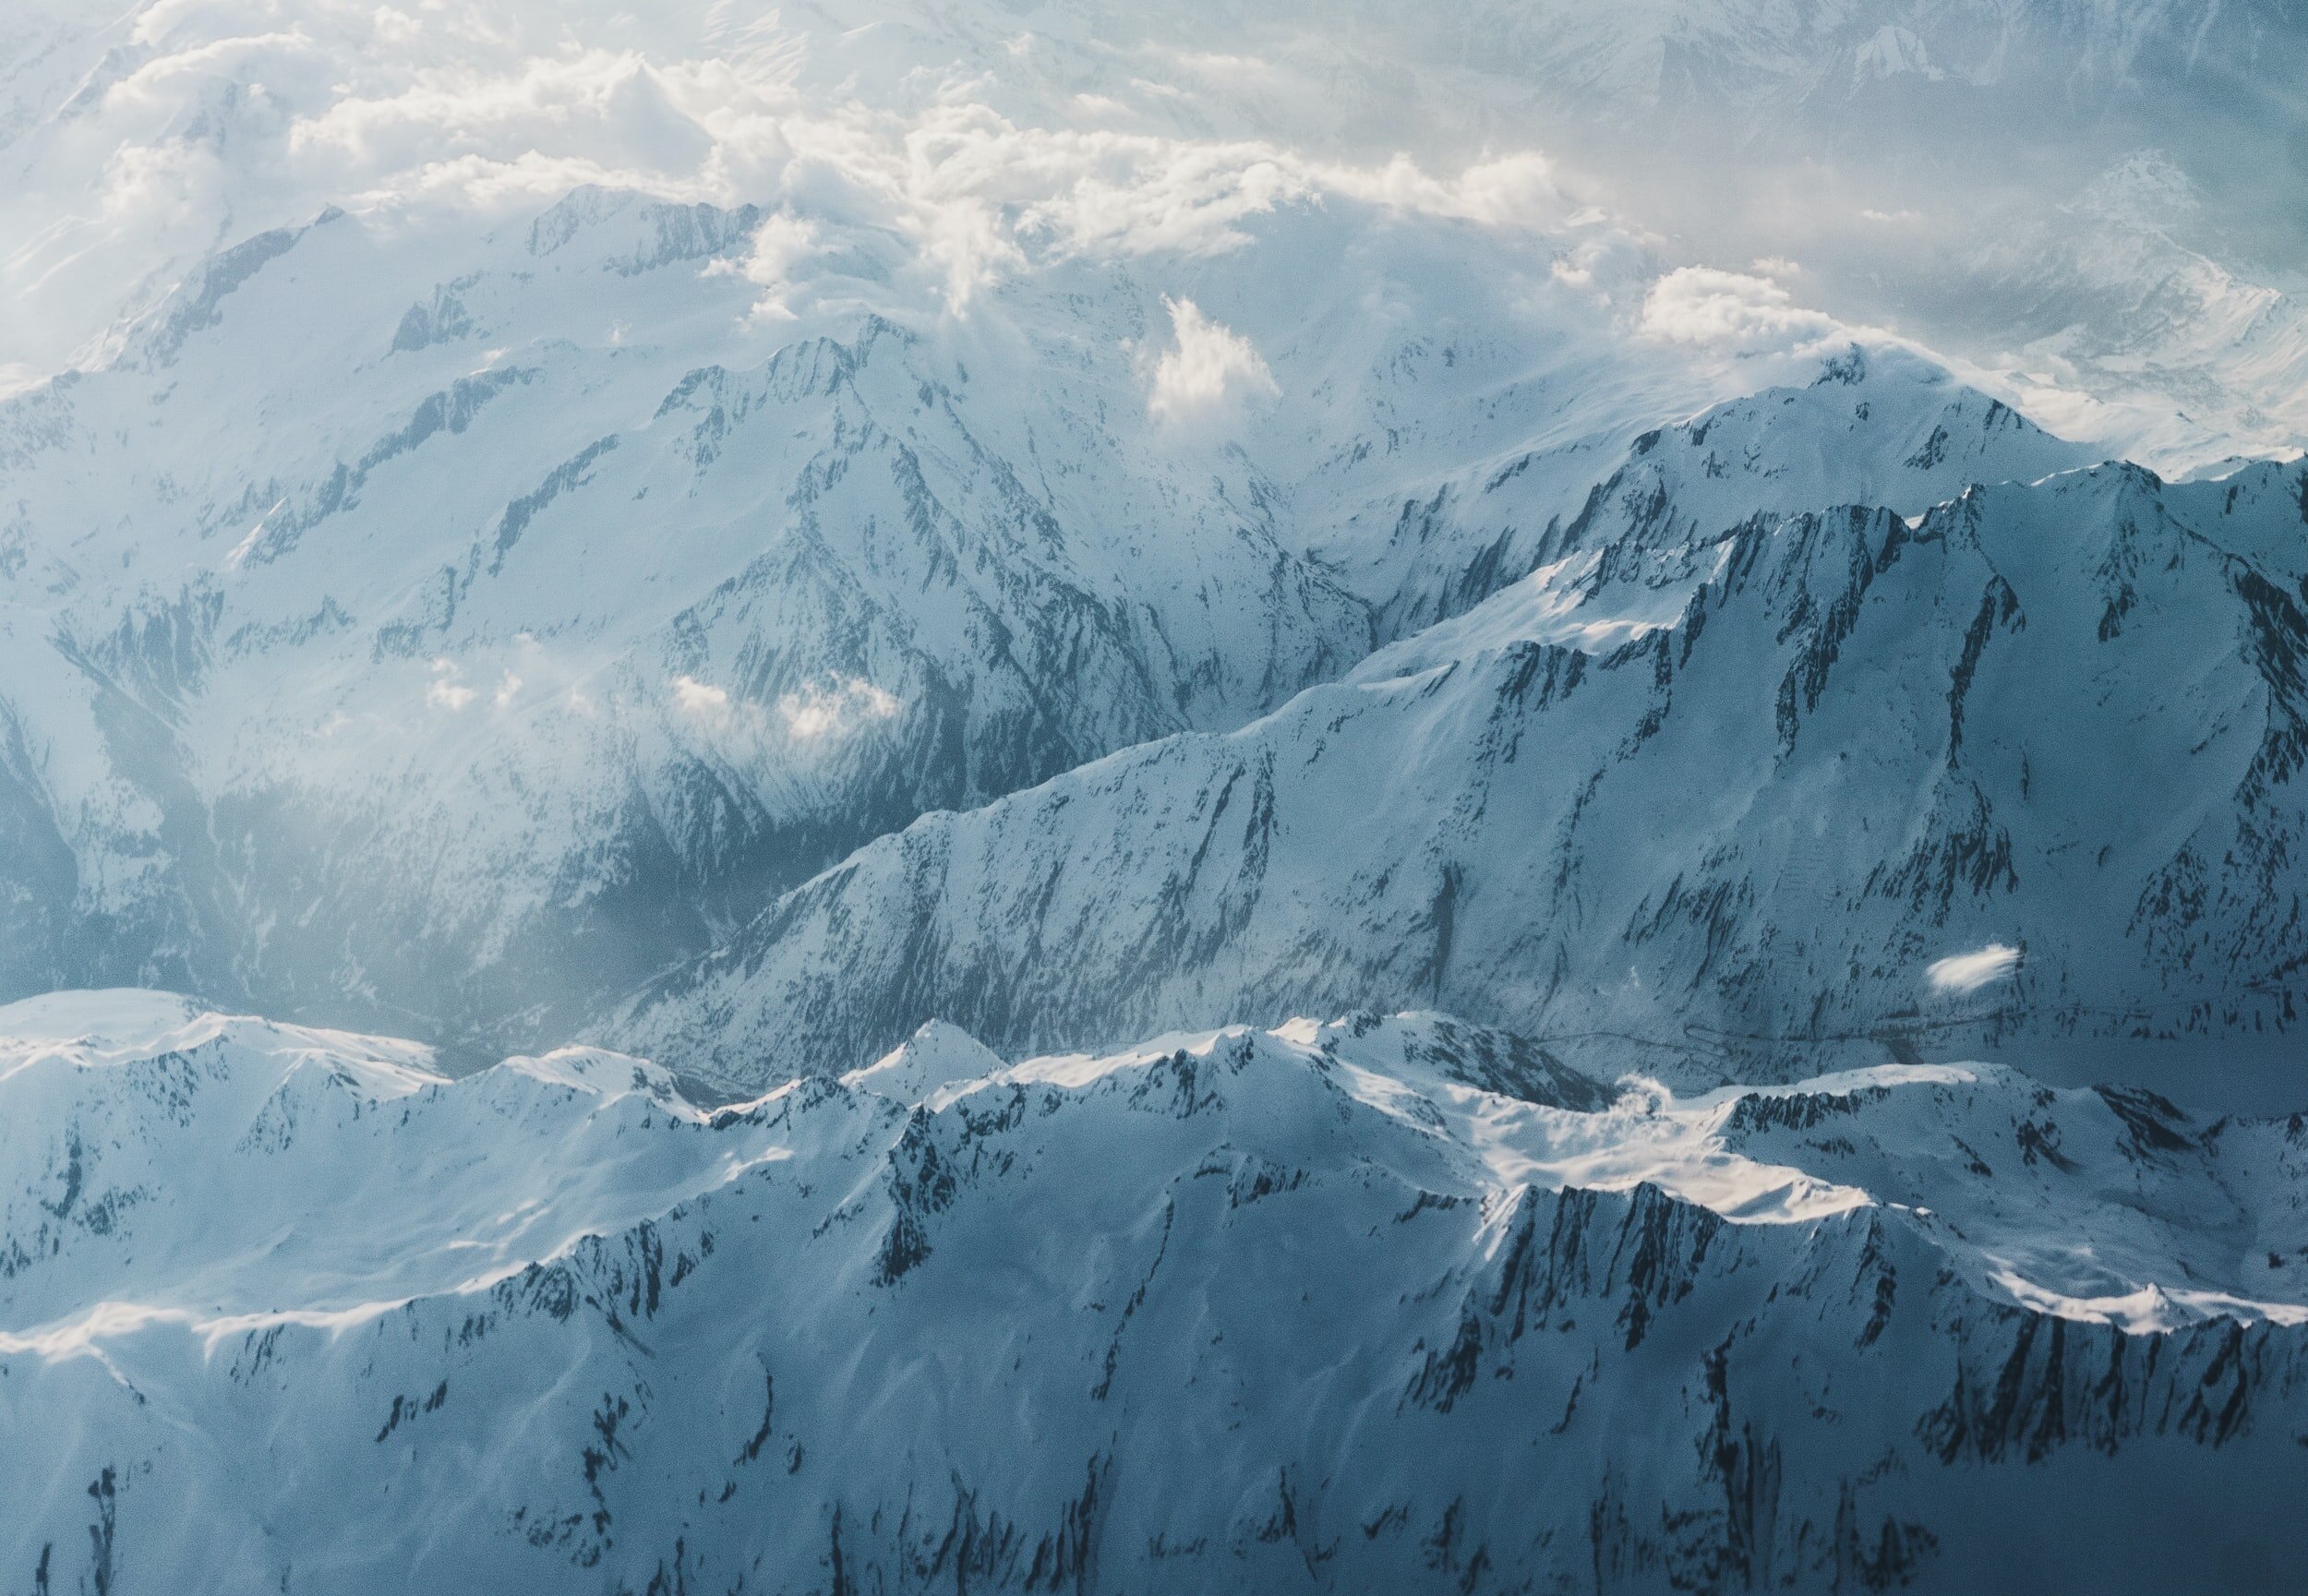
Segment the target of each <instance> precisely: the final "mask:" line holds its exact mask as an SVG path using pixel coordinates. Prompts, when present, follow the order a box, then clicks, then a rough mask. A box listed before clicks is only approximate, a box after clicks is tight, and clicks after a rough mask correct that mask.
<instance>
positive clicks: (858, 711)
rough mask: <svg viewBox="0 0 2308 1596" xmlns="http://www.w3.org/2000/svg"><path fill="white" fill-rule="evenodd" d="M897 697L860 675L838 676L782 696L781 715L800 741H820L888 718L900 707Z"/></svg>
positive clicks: (779, 716) (778, 709)
mask: <svg viewBox="0 0 2308 1596" xmlns="http://www.w3.org/2000/svg"><path fill="white" fill-rule="evenodd" d="M899 707H900V706H899V704H898V702H897V699H896V696H895V695H894V694H891V693H888V692H885V691H884V690H882V689H880V688H878V687H875V686H874V685H873V684H872V682H870V681H866V680H864V679H863V678H859V677H835V678H834V679H833V681H832V683H831V684H830V685H828V686H823V687H821V686H818V685H817V684H815V683H812V684H811V685H810V686H808V687H805V688H803V689H802V690H800V691H799V692H789V693H785V694H783V695H781V696H780V697H779V698H778V700H777V718H778V719H779V720H781V721H783V722H784V723H785V727H786V733H787V736H789V737H791V738H794V739H795V740H796V741H799V742H816V741H819V740H821V739H823V738H829V737H833V736H835V735H838V734H840V733H843V732H847V731H849V730H851V729H853V728H854V727H856V726H860V725H864V724H867V723H870V722H872V721H883V720H888V719H890V718H892V717H893V716H895V715H896V714H897V712H898V709H899Z"/></svg>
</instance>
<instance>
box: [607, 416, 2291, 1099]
mask: <svg viewBox="0 0 2308 1596" xmlns="http://www.w3.org/2000/svg"><path fill="white" fill-rule="evenodd" d="M1701 425H1703V424H1701ZM1699 429H1700V428H1699V426H1694V427H1693V428H1692V432H1693V433H1696V432H1697V431H1698V430H1699ZM1652 447H1653V450H1654V451H1656V450H1660V449H1666V450H1667V452H1668V457H1669V458H1673V457H1674V456H1675V455H1676V454H1677V452H1681V451H1688V449H1689V446H1688V445H1684V446H1680V447H1679V449H1678V448H1675V447H1669V446H1665V445H1653V446H1652ZM2303 503H2308V490H2304V489H2303V484H2302V468H2300V467H2298V466H2293V467H2289V468H2278V467H2276V466H2260V467H2254V468H2252V469H2251V470H2249V471H2247V472H2245V473H2243V474H2240V475H2238V476H2235V477H2233V478H2230V479H2229V480H2227V481H2223V482H2213V483H2202V484H2193V485H2165V484H2161V483H2159V482H2158V481H2157V480H2156V479H2155V478H2154V477H2153V476H2151V475H2149V474H2146V473H2144V472H2141V471H2139V470H2138V469H2137V468H2135V467H2125V466H2110V467H2104V468H2096V469H2093V470H2090V471H2086V472H2076V473H2069V474H2062V475H2058V476H2054V477H2051V478H2049V479H2047V480H2045V481H2043V482H2041V483H2038V484H2036V485H2033V486H2027V485H2020V484H2008V485H2005V486H2000V487H1989V488H1983V489H1977V490H1973V491H1969V492H1967V493H1965V495H1964V496H1963V497H1961V498H1958V499H1955V500H1953V501H1951V502H1949V503H1946V504H1943V505H1941V506H1939V507H1937V508H1935V509H1932V510H1929V511H1927V512H1924V513H1922V514H1920V515H1917V516H1913V517H1902V516H1900V515H1898V514H1895V513H1892V512H1890V511H1885V510H1869V509H1863V508H1849V509H1843V510H1831V511H1827V512H1824V513H1806V514H1801V515H1797V516H1791V517H1786V518H1784V519H1774V518H1769V517H1765V518H1759V519H1757V520H1755V521H1752V522H1748V523H1746V524H1744V525H1742V526H1740V527H1738V528H1736V529H1729V530H1725V531H1724V532H1721V533H1718V534H1713V535H1711V536H1709V537H1705V538H1701V539H1699V540H1697V541H1694V542H1691V543H1689V544H1687V545H1680V546H1678V545H1676V544H1675V543H1673V542H1672V540H1670V541H1669V542H1668V543H1667V545H1666V546H1664V547H1662V546H1658V545H1656V544H1654V543H1653V542H1652V541H1651V539H1650V538H1649V536H1648V534H1647V531H1646V528H1645V527H1644V526H1643V525H1642V524H1640V523H1638V524H1636V525H1635V526H1633V527H1632V528H1631V529H1630V530H1629V531H1627V532H1626V533H1624V534H1622V535H1621V536H1620V537H1619V538H1618V540H1617V541H1616V542H1613V543H1610V544H1607V545H1605V546H1603V547H1601V548H1598V549H1593V550H1590V551H1587V552H1586V553H1585V554H1584V555H1581V556H1574V557H1569V558H1564V559H1562V560H1560V561H1558V562H1557V563H1555V564H1552V565H1549V566H1547V567H1545V568H1542V569H1541V570H1539V571H1537V572H1535V573H1533V575H1532V576H1531V577H1530V578H1528V579H1526V580H1525V581H1524V582H1521V583H1519V584H1517V585H1516V586H1514V587H1511V588H1509V589H1506V590H1504V591H1502V592H1501V593H1500V594H1497V596H1495V597H1494V598H1493V599H1491V600H1489V601H1488V602H1486V604H1485V605H1484V606H1481V607H1479V608H1477V609H1475V610H1473V611H1472V612H1470V613H1469V614H1467V615H1466V616H1464V617H1461V618H1459V619H1457V620H1455V621H1452V622H1449V623H1446V624H1445V625H1442V626H1439V627H1437V628H1436V629H1434V630H1432V631H1431V632H1429V633H1427V634H1423V635H1421V636H1418V637H1414V638H1412V639H1409V640H1406V641H1405V642H1401V643H1399V644H1396V645H1393V646H1392V647H1390V648H1388V649H1386V650H1382V651H1381V652H1379V653H1378V654H1376V655H1374V656H1373V658H1372V659H1371V660H1369V661H1368V662H1366V663H1365V665H1364V666H1362V667H1361V668H1359V669H1358V670H1357V671H1356V673H1355V674H1354V676H1353V677H1352V678H1350V679H1348V680H1346V681H1344V682H1340V683H1338V684H1333V685H1329V686H1325V687H1321V688H1316V689H1313V690H1309V691H1308V692H1307V693H1305V694H1304V695H1302V696H1301V697H1300V698H1299V699H1298V700H1296V701H1294V702H1292V703H1291V704H1290V705H1289V706H1287V707H1286V708H1285V709H1283V710H1282V711H1280V712H1279V713H1278V714H1275V715H1273V716H1271V717H1268V719H1266V720H1264V721H1261V722H1258V723H1256V724H1254V725H1253V726H1248V727H1245V728H1244V729H1243V730H1242V731H1240V732H1237V733H1233V734H1230V735H1226V736H1208V737H1185V738H1172V739H1170V740H1167V741H1164V742H1161V743H1158V744H1154V745H1152V746H1150V747H1148V748H1146V749H1143V750H1132V751H1130V752H1128V753H1125V754H1123V755H1119V756H1116V757H1114V758H1111V759H1108V760H1106V761H1103V762H1100V763H1097V764H1094V765H1091V766H1088V767H1086V768H1085V769H1083V770H1081V771H1079V772H1076V773H1074V774H1070V775H1068V776H1066V777H1064V778H1061V779H1060V780H1058V781H1055V782H1052V783H1050V784H1047V785H1045V786H1041V787H1040V788H1037V789H1035V790H1033V791H1031V792H1028V793H1025V794H1021V795H1018V796H1017V797H1016V798H1011V799H1008V800H1005V801H1004V802H1003V803H1000V804H997V805H994V806H992V807H990V808H988V809H986V810H980V811H976V812H974V813H970V814H966V815H959V816H949V815H939V816H932V817H929V818H927V819H925V820H924V821H922V822H919V823H917V824H916V825H915V826H913V827H911V828H909V829H908V831H907V832H905V833H904V834H901V835H898V836H896V837H892V838H888V839H884V840H883V841H881V842H878V843H876V844H874V845H873V846H871V847H869V848H866V849H864V850H861V851H860V852H859V854H858V855H857V856H856V857H855V858H852V859H850V860H849V861H847V862H846V863H845V864H844V865H842V866H841V867H839V868H838V869H836V870H832V871H829V872H828V873H826V874H825V875H823V876H822V877H820V878H818V879H817V880H815V881H813V882H810V883H809V884H808V885H806V886H804V887H802V888H800V889H798V890H797V891H795V892H793V893H791V894H787V896H786V897H784V898H783V899H781V900H780V901H779V902H778V903H777V904H776V905H775V906H773V907H772V908H770V909H769V910H768V911H766V912H765V913H764V915H763V917H762V918H761V919H760V920H759V921H758V922H756V923H755V924H754V925H753V926H752V927H751V928H749V930H747V931H746V932H745V933H744V934H743V935H742V936H741V937H740V938H739V939H737V940H736V941H734V942H732V943H731V944H730V946H729V947H728V948H727V949H726V950H723V951H721V952H718V953H716V954H714V955H712V956H710V957H709V958H707V959H705V960H703V961H700V962H699V963H698V964H696V965H695V966H691V967H690V968H689V969H687V970H685V971H682V972H679V973H677V974H674V975H672V976H669V977H667V978H666V979H664V980H662V981H660V982H659V983H656V984H655V986H654V987H653V988H652V989H651V990H648V991H647V992H646V993H644V994H643V996H642V998H641V999H640V1000H639V1001H638V1002H637V1003H636V1004H635V1005H634V1006H633V1007H632V1009H631V1011H629V1013H628V1014H627V1016H626V1017H625V1018H624V1019H623V1020H622V1021H621V1022H620V1023H619V1024H618V1025H616V1026H611V1027H610V1028H609V1031H608V1033H607V1034H608V1035H610V1036H612V1037H613V1038H616V1039H617V1040H618V1042H619V1045H622V1046H625V1047H628V1048H630V1049H631V1050H636V1051H642V1052H647V1053H651V1054H653V1055H654V1056H656V1057H660V1058H665V1059H668V1060H674V1061H678V1062H680V1063H681V1066H682V1067H684V1068H695V1069H699V1070H702V1071H706V1072H710V1073H716V1074H723V1075H725V1076H729V1077H732V1078H737V1079H761V1078H766V1077H770V1076H775V1074H779V1073H782V1072H784V1071H787V1070H796V1069H814V1068H821V1067H823V1066H822V1065H821V1064H819V1063H818V1062H816V1061H817V1060H818V1059H819V1058H820V1057H821V1056H831V1057H835V1058H838V1057H840V1056H842V1055H844V1054H845V1053H858V1052H865V1051H871V1050H875V1049H878V1048H880V1047H883V1046H885V1045H888V1043H889V1042H890V1041H893V1040H895V1039H896V1037H898V1036H902V1035H903V1033H904V1031H905V1030H907V1029H910V1028H911V1026H914V1025H915V1024H917V1023H919V1021H920V1020H921V1019H923V1018H928V1017H932V1016H935V1017H941V1018H946V1019H951V1020H954V1021H956V1022H958V1023H961V1024H963V1025H966V1026H969V1027H970V1028H971V1029H973V1030H975V1031H976V1032H978V1034H980V1036H983V1037H986V1038H989V1039H991V1040H992V1041H993V1042H994V1044H995V1045H996V1046H998V1047H1004V1048H1009V1049H1024V1048H1039V1047H1047V1046H1052V1045H1097V1044H1099V1043H1100V1042H1110V1041H1112V1040H1114V1039H1118V1038H1123V1037H1127V1036H1130V1035H1133V1034H1136V1033H1139V1032H1143V1031H1147V1030H1154V1029H1161V1028H1165V1027H1169V1026H1182V1025H1191V1024H1194V1023H1196V1019H1197V1017H1199V1016H1207V1015H1211V1014H1232V1015H1240V1016H1244V1017H1247V1018H1253V1019H1258V1018H1264V1019H1267V1020H1269V1021H1272V1020H1279V1019H1280V1018H1281V1017H1282V1016H1283V1015H1285V1014H1289V1013H1291V1012H1292V1010H1294V1009H1297V1010H1303V1009H1304V1008H1306V1007H1309V1006H1322V1007H1332V1008H1343V1007H1347V1006H1350V1005H1352V1004H1355V1003H1364V1002H1376V1003H1379V1004H1382V1005H1385V1004H1412V1003H1433V1004H1436V1005H1438V1006H1442V1007H1447V1008H1450V1009H1453V1010H1455V1011H1457V1012H1461V1013H1465V1014H1470V1015H1473V1016H1475V1017H1478V1018H1482V1019H1485V1020H1488V1021H1493V1022H1496V1023H1501V1024H1506V1025H1509V1026H1512V1027H1514V1028H1518V1029H1524V1030H1528V1031H1531V1032H1533V1033H1534V1034H1541V1035H1549V1036H1552V1035H1577V1034H1585V1033H1591V1032H1601V1033H1609V1034H1611V1035H1613V1036H1616V1037H1618V1038H1621V1040H1622V1043H1623V1045H1624V1047H1625V1048H1627V1049H1628V1050H1629V1051H1627V1052H1626V1053H1625V1054H1624V1057H1625V1059H1626V1061H1627V1062H1642V1061H1645V1060H1647V1059H1650V1058H1652V1056H1653V1053H1654V1052H1655V1054H1656V1055H1657V1057H1656V1062H1648V1063H1645V1066H1644V1067H1647V1068H1657V1069H1661V1070H1665V1071H1671V1072H1677V1078H1678V1079H1705V1078H1708V1075H1709V1073H1710V1072H1711V1071H1715V1070H1720V1069H1725V1068H1728V1069H1731V1070H1732V1071H1733V1072H1734V1073H1735V1074H1736V1073H1739V1072H1747V1071H1764V1072H1769V1071H1773V1070H1778V1069H1782V1068H1786V1067H1790V1064H1789V1061H1791V1060H1793V1059H1799V1058H1800V1057H1801V1050H1802V1048H1803V1047H1804V1046H1805V1045H1807V1044H1824V1043H1829V1042H1833V1041H1848V1042H1849V1043H1851V1044H1852V1045H1853V1046H1854V1047H1855V1048H1857V1049H1859V1050H1861V1051H1862V1052H1863V1053H1864V1054H1865V1055H1868V1056H1877V1057H1880V1056H1881V1055H1880V1052H1879V1051H1877V1046H1876V1041H1875V1038H1905V1039H1906V1040H1907V1041H1909V1042H1911V1043H1915V1044H1918V1045H1925V1046H1928V1047H1929V1048H1930V1049H1931V1050H1935V1051H1936V1050H1943V1049H1946V1048H1949V1047H1963V1046H1968V1045H1973V1044H1976V1043H1978V1042H1981V1041H1986V1040H1993V1039H1994V1038H1999V1037H2002V1036H2008V1035H2025V1034H2034V1035H2037V1036H2039V1037H2041V1036H2064V1035H2081V1036H2137V1037H2158V1036H2191V1035H2193V1036H2203V1037H2208V1038H2220V1037H2234V1036H2239V1035H2242V1036H2246V1037H2248V1036H2251V1035H2254V1034H2256V1033H2265V1032H2266V1031H2270V1030H2274V1029H2278V1028H2282V1027H2285V1026H2290V1024H2292V1023H2293V1021H2294V1019H2295V1017H2296V1016H2295V1014H2294V1012H2293V1008H2292V1000H2291V998H2290V993H2289V978H2290V972H2291V971H2293V970H2295V969H2296V968H2297V967H2298V966H2299V963H2300V961H2301V959H2302V956H2303V954H2308V948H2304V947H2303V945H2302V940H2301V939H2302V918H2301V881H2300V875H2299V871H2298V869H2297V866H2296V864H2295V863H2294V862H2293V861H2294V860H2295V859H2296V858H2297V857H2298V850H2299V849H2300V847H2301V846H2302V842H2303V836H2304V831H2303V828H2304V827H2308V815H2303V810H2302V792H2301V787H2300V781H2299V775H2300V764H2301V760H2300V749H2301V747H2302V741H2301V738H2302V732H2301V726H2302V714H2303V708H2304V706H2303V701H2302V678H2301V674H2300V671H2301V665H2300V662H2301V660H2302V651H2303V648H2304V647H2308V620H2303V618H2302V594H2303V588H2302V581H2303V578H2304V577H2308V565H2304V564H2303V554H2302V551H2303V549H2308V542H2304V541H2303V538H2302V504H2303ZM1997 948H2003V949H2008V950H2010V954H2009V956H1999V955H1995V954H1988V955H1986V957H1985V959H1984V962H1982V963H1980V964H1979V965H1978V966H1977V973H1976V975H1974V974H1971V973H1966V970H1965V967H1963V966H1953V967H1952V970H1943V971H1942V972H1941V976H1939V977H1935V976H1934V975H1933V973H1932V968H1931V966H1933V965H1934V964H1935V963H1936V962H1937V961H1940V960H1941V959H1944V958H1950V957H1960V956H1965V955H1972V954H1977V953H1979V952H1980V951H1981V950H1991V949H1997ZM1742 1053H1747V1054H1751V1055H1753V1057H1752V1058H1751V1059H1750V1060H1749V1062H1732V1063H1726V1062H1725V1056H1726V1054H1728V1055H1731V1056H1734V1057H1736V1056H1737V1055H1739V1054H1742ZM1941 1056H1945V1054H1944V1052H1941ZM2166 1085H2167V1086H2168V1088H2170V1089H2178V1088H2177V1086H2176V1084H2175V1083H2170V1082H2167V1083H2166ZM2183 1095H2186V1094H2185V1093H2183Z"/></svg>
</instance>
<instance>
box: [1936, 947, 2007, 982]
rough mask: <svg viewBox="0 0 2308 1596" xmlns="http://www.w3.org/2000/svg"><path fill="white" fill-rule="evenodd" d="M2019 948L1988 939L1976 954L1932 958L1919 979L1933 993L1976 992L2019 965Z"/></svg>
mask: <svg viewBox="0 0 2308 1596" xmlns="http://www.w3.org/2000/svg"><path fill="white" fill-rule="evenodd" d="M2019 962H2020V951H2019V949H2017V948H2014V947H2007V946H2005V945H2004V944H2003V943H2001V942H1989V944H1988V945H1987V946H1986V947H1984V948H1981V949H1979V950H1978V951H1977V952H1976V953H1968V954H1951V955H1949V956H1948V957H1946V958H1943V959H1934V960H1932V961H1931V963H1930V965H1929V966H1928V967H1927V968H1926V969H1925V970H1924V972H1923V978H1924V979H1925V980H1926V981H1927V982H1929V984H1930V987H1931V990H1933V991H1935V992H1976V991H1977V990H1979V989H1980V988H1981V987H1984V986H1987V985H1988V984H1989V982H1992V981H2000V980H2002V979H2004V978H2006V977H2008V976H2010V975H2011V974H2012V972H2013V971H2014V970H2016V969H2018V968H2019Z"/></svg>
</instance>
